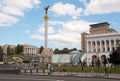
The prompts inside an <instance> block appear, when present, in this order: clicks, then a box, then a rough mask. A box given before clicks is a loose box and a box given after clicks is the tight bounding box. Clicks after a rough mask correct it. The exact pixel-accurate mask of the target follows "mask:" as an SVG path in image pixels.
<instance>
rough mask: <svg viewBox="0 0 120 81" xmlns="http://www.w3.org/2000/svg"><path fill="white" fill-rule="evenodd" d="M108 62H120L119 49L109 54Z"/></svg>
mask: <svg viewBox="0 0 120 81" xmlns="http://www.w3.org/2000/svg"><path fill="white" fill-rule="evenodd" d="M109 56H110V58H109V62H110V63H112V64H114V65H115V66H116V65H119V64H120V51H117V50H116V51H113V52H112V53H111V54H110V55H109Z"/></svg>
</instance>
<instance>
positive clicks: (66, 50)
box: [62, 48, 70, 54]
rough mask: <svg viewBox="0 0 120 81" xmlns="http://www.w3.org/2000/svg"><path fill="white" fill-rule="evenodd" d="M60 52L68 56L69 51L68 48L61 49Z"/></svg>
mask: <svg viewBox="0 0 120 81" xmlns="http://www.w3.org/2000/svg"><path fill="white" fill-rule="evenodd" d="M62 52H63V53H66V54H68V53H70V50H69V49H68V48H63V50H62Z"/></svg>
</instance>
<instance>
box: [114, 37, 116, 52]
mask: <svg viewBox="0 0 120 81" xmlns="http://www.w3.org/2000/svg"><path fill="white" fill-rule="evenodd" d="M114 49H115V50H116V39H114Z"/></svg>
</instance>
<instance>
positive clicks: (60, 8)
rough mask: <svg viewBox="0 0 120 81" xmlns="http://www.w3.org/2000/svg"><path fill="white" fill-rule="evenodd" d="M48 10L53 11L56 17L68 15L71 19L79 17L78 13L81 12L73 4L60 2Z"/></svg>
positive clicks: (80, 9)
mask: <svg viewBox="0 0 120 81" xmlns="http://www.w3.org/2000/svg"><path fill="white" fill-rule="evenodd" d="M50 10H51V11H53V12H54V13H55V14H56V15H60V16H65V15H69V16H72V17H73V18H77V17H79V16H80V13H81V12H82V8H77V7H76V6H75V5H73V4H69V3H66V4H63V3H61V2H59V3H56V4H55V5H53V6H52V7H51V9H50Z"/></svg>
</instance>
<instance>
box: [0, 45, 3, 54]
mask: <svg viewBox="0 0 120 81" xmlns="http://www.w3.org/2000/svg"><path fill="white" fill-rule="evenodd" d="M0 54H3V49H2V47H1V46H0Z"/></svg>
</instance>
